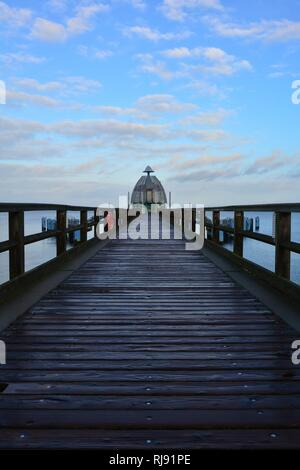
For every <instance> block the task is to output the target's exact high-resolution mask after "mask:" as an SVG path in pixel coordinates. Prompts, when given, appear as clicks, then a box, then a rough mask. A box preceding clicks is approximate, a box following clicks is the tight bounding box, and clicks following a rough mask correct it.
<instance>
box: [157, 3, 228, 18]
mask: <svg viewBox="0 0 300 470" xmlns="http://www.w3.org/2000/svg"><path fill="white" fill-rule="evenodd" d="M196 8H201V9H211V10H218V11H221V10H223V6H222V4H221V2H220V1H219V0H163V2H162V5H161V7H160V10H161V11H162V12H163V14H164V15H165V16H166V17H167V18H168V19H169V20H173V21H183V20H185V19H186V18H187V16H188V12H190V11H191V10H194V9H196Z"/></svg>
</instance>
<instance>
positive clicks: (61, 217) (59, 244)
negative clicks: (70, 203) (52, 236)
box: [56, 210, 67, 256]
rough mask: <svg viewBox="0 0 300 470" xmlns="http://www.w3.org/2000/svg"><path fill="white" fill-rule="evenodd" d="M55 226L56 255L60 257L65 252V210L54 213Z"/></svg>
mask: <svg viewBox="0 0 300 470" xmlns="http://www.w3.org/2000/svg"><path fill="white" fill-rule="evenodd" d="M56 225H57V230H58V231H59V233H58V235H57V236H56V254H57V256H59V255H62V254H63V253H65V251H66V247H67V243H66V228H67V212H66V211H65V210H58V211H57V212H56Z"/></svg>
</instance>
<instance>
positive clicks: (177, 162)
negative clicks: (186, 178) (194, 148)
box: [168, 153, 244, 171]
mask: <svg viewBox="0 0 300 470" xmlns="http://www.w3.org/2000/svg"><path fill="white" fill-rule="evenodd" d="M243 158H244V157H243V156H242V155H241V154H240V153H236V154H232V155H218V156H216V155H201V156H200V157H197V158H193V159H186V158H184V159H183V158H182V157H180V158H178V157H176V158H172V159H171V160H170V161H169V162H168V166H169V168H172V170H174V171H177V170H184V171H187V170H191V169H194V168H197V169H203V168H204V167H206V166H208V167H211V165H223V164H228V163H231V162H240V161H241V160H242V159H243Z"/></svg>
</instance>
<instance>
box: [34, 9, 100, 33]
mask: <svg viewBox="0 0 300 470" xmlns="http://www.w3.org/2000/svg"><path fill="white" fill-rule="evenodd" d="M108 8H109V7H108V5H104V4H102V3H92V4H90V5H87V6H79V7H77V9H76V13H75V16H73V17H72V18H69V19H68V20H67V21H66V23H65V24H62V23H57V22H54V21H50V20H47V19H45V18H36V19H35V21H34V23H33V26H32V29H31V34H30V36H31V38H33V39H39V40H41V41H45V42H64V41H65V40H66V39H68V38H70V37H72V36H77V35H80V34H83V33H85V32H87V31H90V30H91V29H92V25H91V20H92V18H93V17H94V16H95V15H97V14H98V13H102V12H105V11H107V10H108Z"/></svg>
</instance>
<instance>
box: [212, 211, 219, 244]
mask: <svg viewBox="0 0 300 470" xmlns="http://www.w3.org/2000/svg"><path fill="white" fill-rule="evenodd" d="M219 225H220V211H213V229H212V240H213V242H214V243H219V242H220V230H219V229H218V228H217V227H218V226H219Z"/></svg>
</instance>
